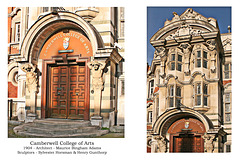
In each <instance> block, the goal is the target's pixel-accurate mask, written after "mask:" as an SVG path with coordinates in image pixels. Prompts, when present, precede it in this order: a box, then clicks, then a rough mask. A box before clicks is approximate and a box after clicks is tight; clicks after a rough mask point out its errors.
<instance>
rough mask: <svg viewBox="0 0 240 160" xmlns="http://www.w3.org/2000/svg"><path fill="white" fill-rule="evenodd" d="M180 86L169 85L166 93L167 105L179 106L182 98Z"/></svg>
mask: <svg viewBox="0 0 240 160" xmlns="http://www.w3.org/2000/svg"><path fill="white" fill-rule="evenodd" d="M181 90H182V89H181V87H180V86H176V85H170V86H169V92H168V93H169V94H168V106H169V107H174V106H175V107H180V106H181V100H182V91H181Z"/></svg>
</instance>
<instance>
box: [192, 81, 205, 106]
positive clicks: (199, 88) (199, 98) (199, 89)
mask: <svg viewBox="0 0 240 160" xmlns="http://www.w3.org/2000/svg"><path fill="white" fill-rule="evenodd" d="M195 105H196V106H201V105H203V106H208V85H207V84H205V83H203V82H199V83H196V85H195Z"/></svg>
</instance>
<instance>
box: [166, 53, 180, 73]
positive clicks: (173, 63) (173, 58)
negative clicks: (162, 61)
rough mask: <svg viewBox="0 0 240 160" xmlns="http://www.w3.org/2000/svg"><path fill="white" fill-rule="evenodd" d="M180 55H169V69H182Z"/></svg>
mask: <svg viewBox="0 0 240 160" xmlns="http://www.w3.org/2000/svg"><path fill="white" fill-rule="evenodd" d="M182 59H183V57H182V55H180V54H175V53H173V54H171V55H170V59H169V68H170V70H172V71H173V70H178V71H180V72H181V71H182Z"/></svg>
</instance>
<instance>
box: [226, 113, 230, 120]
mask: <svg viewBox="0 0 240 160" xmlns="http://www.w3.org/2000/svg"><path fill="white" fill-rule="evenodd" d="M225 120H226V122H229V121H231V119H230V113H226V114H225Z"/></svg>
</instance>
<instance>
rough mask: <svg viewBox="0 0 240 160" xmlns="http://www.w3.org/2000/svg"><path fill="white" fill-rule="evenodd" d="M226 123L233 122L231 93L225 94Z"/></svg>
mask: <svg viewBox="0 0 240 160" xmlns="http://www.w3.org/2000/svg"><path fill="white" fill-rule="evenodd" d="M224 111H225V122H231V97H230V93H225V110H224Z"/></svg>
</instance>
